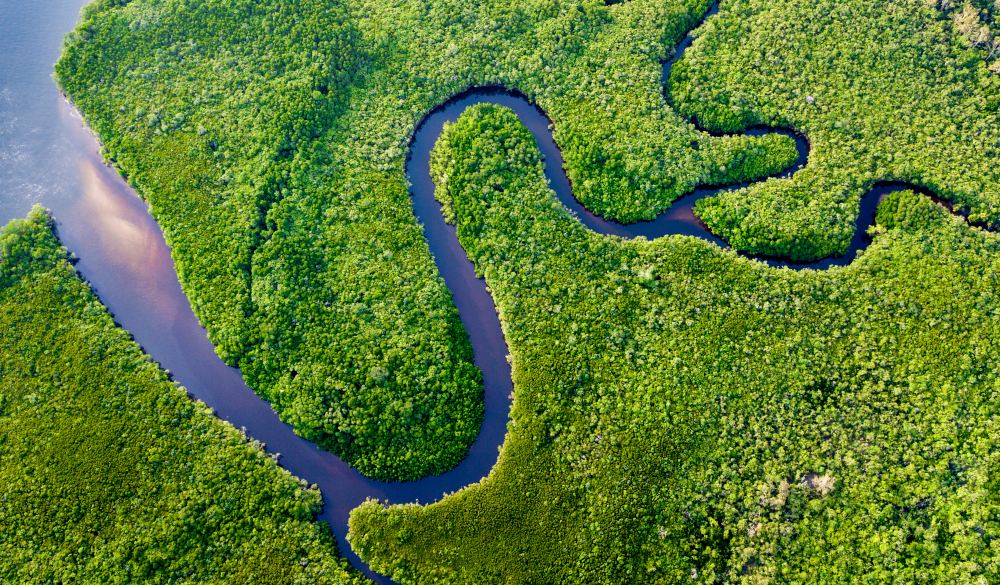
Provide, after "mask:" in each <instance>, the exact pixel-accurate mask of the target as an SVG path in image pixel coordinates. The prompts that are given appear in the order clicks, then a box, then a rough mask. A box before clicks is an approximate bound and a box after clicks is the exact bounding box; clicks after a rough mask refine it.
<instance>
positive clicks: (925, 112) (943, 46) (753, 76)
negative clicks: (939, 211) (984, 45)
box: [670, 0, 1000, 260]
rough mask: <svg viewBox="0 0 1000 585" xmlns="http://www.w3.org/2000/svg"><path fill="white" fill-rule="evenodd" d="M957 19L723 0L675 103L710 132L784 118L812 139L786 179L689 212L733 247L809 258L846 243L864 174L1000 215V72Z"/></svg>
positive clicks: (888, 4)
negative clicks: (799, 166) (803, 160)
mask: <svg viewBox="0 0 1000 585" xmlns="http://www.w3.org/2000/svg"><path fill="white" fill-rule="evenodd" d="M948 4H951V3H950V2H949V3H948ZM956 28H961V27H956V23H955V21H954V20H953V18H952V17H951V16H950V15H949V13H947V12H942V11H940V10H938V9H936V8H934V7H932V6H928V3H927V2H924V1H922V0H891V1H886V0H881V1H877V2H855V1H849V2H844V1H840V0H822V1H818V2H801V1H782V2H771V1H769V0H726V1H725V2H723V3H722V5H721V10H720V11H719V15H718V16H717V17H716V18H712V19H710V20H709V21H708V22H707V23H706V24H705V27H704V28H703V29H701V31H700V33H699V34H700V36H699V38H698V39H697V40H696V41H695V43H694V44H693V45H692V47H691V49H690V50H689V51H687V52H686V53H685V55H684V57H683V59H682V60H681V61H680V62H679V63H677V64H676V65H675V66H674V68H673V75H672V76H671V79H670V95H671V98H672V103H673V104H674V105H675V106H676V107H678V108H679V109H680V111H681V112H683V113H685V114H688V115H690V116H693V117H696V118H697V119H698V121H699V122H701V123H702V124H704V125H706V126H708V127H710V128H713V129H716V130H734V129H738V128H740V127H743V126H745V125H747V124H761V123H762V124H777V125H781V126H788V127H792V128H794V129H796V130H798V131H800V132H802V133H804V134H805V135H806V136H807V137H808V138H809V142H810V144H811V146H812V150H811V153H810V157H809V165H808V166H807V167H806V168H805V169H804V170H802V171H801V172H799V173H796V174H795V176H794V177H792V178H791V179H789V180H782V181H768V182H766V183H762V184H758V185H754V186H753V187H751V188H750V189H747V190H741V191H737V192H733V193H726V194H724V195H721V196H719V197H716V198H713V199H710V200H705V201H702V202H700V205H699V206H698V208H697V213H698V214H699V215H700V217H701V218H702V219H703V220H704V221H705V223H706V224H708V226H709V228H711V229H712V231H713V232H715V233H717V234H718V235H720V236H722V237H723V238H725V239H726V240H727V241H729V243H730V244H732V245H733V246H734V247H736V248H739V249H741V250H747V251H751V252H755V253H764V254H774V255H784V256H790V257H792V258H797V259H806V260H808V259H815V258H820V257H823V256H827V255H830V254H831V253H834V252H838V251H842V250H844V249H846V248H847V245H848V242H849V241H850V238H851V234H852V233H853V231H854V220H855V217H856V216H857V210H858V201H859V199H860V197H861V195H862V193H864V191H865V190H866V189H867V188H868V187H869V186H870V185H871V184H872V183H873V182H875V181H885V180H889V181H893V180H895V181H905V182H908V183H912V184H917V185H921V186H925V187H928V188H930V189H931V190H933V191H934V192H935V193H938V194H939V195H941V196H942V197H944V198H946V199H948V200H950V201H953V202H954V203H956V204H957V205H958V206H959V207H964V208H968V209H969V210H970V211H971V212H972V213H971V216H972V218H974V219H976V220H980V221H985V222H990V223H994V224H995V223H997V222H998V221H1000V164H998V161H1000V76H997V75H994V74H992V73H990V72H989V71H988V68H987V67H988V62H987V61H985V60H984V57H988V56H989V55H988V53H987V52H986V51H984V50H982V49H980V48H977V47H973V46H971V45H970V43H969V42H968V39H967V38H965V36H964V35H963V32H962V31H961V30H956Z"/></svg>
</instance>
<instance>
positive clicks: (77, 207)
mask: <svg viewBox="0 0 1000 585" xmlns="http://www.w3.org/2000/svg"><path fill="white" fill-rule="evenodd" d="M82 5H83V1H82V0H36V1H35V2H15V1H13V0H0V223H6V221H8V220H10V219H13V218H17V217H23V216H24V215H25V214H26V213H27V211H28V210H29V209H30V207H31V205H32V204H34V203H42V204H43V205H45V206H46V207H48V208H49V209H51V210H52V212H53V214H54V216H55V218H56V220H57V224H58V230H59V235H60V237H61V238H62V240H63V243H64V244H65V245H66V246H67V248H69V249H70V251H71V252H73V253H74V254H76V255H77V256H78V257H79V259H80V261H79V263H78V264H77V269H78V270H79V271H80V273H81V274H82V275H83V277H84V278H86V279H87V280H88V281H89V282H90V283H91V284H92V286H94V288H95V290H96V291H97V292H98V294H99V296H100V298H101V300H102V301H103V302H104V304H105V305H107V307H108V308H109V310H110V311H111V312H112V313H113V314H114V316H115V318H116V320H117V321H118V322H119V323H120V324H121V325H122V326H123V327H124V328H125V329H127V330H128V331H129V332H131V333H132V334H133V336H134V337H135V339H136V340H137V341H138V342H139V344H140V345H142V346H143V348H144V349H145V350H146V351H147V352H148V353H149V354H150V355H152V356H153V358H154V359H156V360H157V361H158V362H159V363H160V364H161V365H162V366H163V367H165V368H166V369H168V370H169V371H171V373H172V374H173V376H174V378H175V379H176V380H178V381H179V382H180V383H182V384H183V385H184V386H186V387H187V388H188V390H189V392H190V393H191V394H192V395H193V396H195V397H197V398H198V399H200V400H202V401H204V402H205V403H206V404H208V405H209V406H211V407H212V408H213V409H215V412H216V413H217V414H218V416H220V417H221V418H223V419H225V420H227V421H230V422H231V423H232V424H234V425H235V426H237V427H242V428H244V429H245V430H246V432H247V434H248V435H249V436H251V437H253V438H255V439H257V440H259V441H261V442H263V443H264V444H265V445H266V448H267V450H268V451H270V452H272V453H279V454H280V455H281V457H280V463H281V465H282V466H283V467H285V468H286V469H288V470H290V471H291V472H292V473H294V474H295V475H297V476H299V477H302V478H304V479H306V480H307V481H308V482H310V483H314V484H316V485H318V486H319V488H320V490H321V491H322V493H323V501H324V511H323V513H322V516H321V518H322V519H323V520H325V521H327V522H329V524H330V526H331V527H332V529H333V532H334V533H335V534H336V536H337V539H338V541H339V543H340V546H341V549H342V553H343V554H344V555H345V556H346V557H347V558H348V559H349V560H350V561H351V562H352V563H353V564H354V565H355V566H357V567H359V568H360V569H362V570H364V571H365V572H366V573H367V574H368V575H369V576H370V577H372V578H373V579H374V580H376V581H378V582H383V583H385V582H389V581H388V579H386V578H384V577H381V576H379V575H375V574H373V573H371V572H370V571H368V570H367V568H366V567H365V566H364V564H363V563H361V561H360V559H358V558H357V556H356V555H354V554H353V551H351V549H350V546H349V544H348V543H347V541H346V539H345V535H346V530H347V517H348V514H349V512H350V510H351V509H352V508H354V507H355V506H357V505H358V504H359V503H361V502H362V501H364V500H365V499H366V498H369V497H372V498H378V499H380V500H388V501H392V502H411V501H418V502H422V503H427V502H431V501H434V500H437V499H439V498H440V497H441V496H442V494H444V493H446V492H453V491H457V490H459V489H461V488H462V487H464V486H467V485H469V484H471V483H475V482H477V481H479V480H480V479H481V478H482V477H484V476H485V475H486V474H487V473H489V471H490V469H491V468H492V467H493V465H494V463H495V462H496V459H497V453H498V449H499V448H500V446H501V445H502V442H503V439H504V435H505V432H506V423H507V419H508V416H509V412H510V396H511V392H512V386H511V379H510V367H509V365H508V364H507V361H506V354H507V347H506V344H505V342H504V339H503V336H502V333H501V329H500V323H499V320H498V319H497V315H496V310H495V307H494V305H493V301H492V299H491V298H490V296H489V293H488V292H487V290H486V287H485V285H484V283H483V282H482V281H481V280H479V279H477V278H476V276H475V272H474V270H473V267H472V264H471V263H470V262H469V260H468V258H467V257H466V256H465V252H464V250H463V249H462V247H461V246H460V245H459V243H458V240H457V238H456V237H455V230H454V228H453V227H452V226H448V225H447V224H445V223H444V220H443V218H442V216H441V213H440V208H439V207H438V204H437V202H436V201H435V199H434V195H433V191H434V186H433V184H432V182H431V180H430V176H429V172H428V160H429V153H430V149H431V148H432V147H433V145H434V143H435V141H436V140H437V137H438V135H439V133H440V131H441V128H442V126H443V124H444V123H445V122H446V121H449V120H452V121H453V120H455V119H457V117H458V116H459V115H460V114H461V113H462V112H463V111H464V110H465V109H466V108H467V107H468V106H470V105H472V104H475V103H481V102H491V103H497V104H501V105H504V106H507V107H510V108H512V109H513V110H514V111H515V112H516V113H517V114H518V116H519V117H520V119H521V121H522V122H523V123H524V124H525V125H526V126H527V127H528V128H529V129H530V130H531V132H532V133H533V135H534V136H535V139H536V140H537V142H538V145H539V148H540V149H541V152H542V153H543V155H544V157H545V162H546V165H545V172H546V176H547V177H548V180H549V182H550V184H551V186H552V188H553V190H554V191H555V193H556V195H557V196H558V198H559V199H560V201H562V202H563V204H564V205H565V206H566V207H567V209H568V210H569V211H571V212H572V213H574V214H575V215H576V216H577V217H578V218H579V220H580V221H581V222H582V223H583V224H584V225H585V226H586V227H588V228H589V229H591V230H593V231H595V232H598V233H602V234H607V235H613V236H621V237H635V236H640V235H641V236H646V237H649V238H655V237H661V236H664V235H669V234H684V235H690V236H695V237H700V238H703V239H706V240H708V241H711V242H714V243H716V244H718V245H720V246H725V245H726V244H725V242H723V241H722V240H720V239H719V238H717V237H715V236H714V235H712V234H711V233H709V232H708V231H707V230H706V229H705V227H704V226H703V225H702V224H701V223H700V222H699V221H698V220H697V219H696V218H695V217H694V215H693V214H692V213H691V209H692V206H693V204H694V202H695V201H696V200H697V199H700V198H702V197H707V196H710V195H712V194H714V193H716V192H718V191H719V189H702V190H698V191H696V192H694V193H692V194H690V195H688V196H687V197H685V198H683V199H681V200H680V201H678V202H677V203H675V205H674V206H673V207H671V209H670V210H668V211H667V212H666V213H664V214H663V215H662V216H660V217H659V218H657V219H656V220H654V221H651V222H643V223H638V224H632V225H622V224H618V223H615V222H609V221H607V220H604V219H602V218H600V217H597V216H594V215H593V214H591V213H589V212H588V211H587V210H586V209H584V208H583V207H582V206H581V205H580V204H579V203H578V202H577V201H576V200H575V199H574V198H573V196H572V192H571V188H570V184H569V181H568V179H567V178H566V175H565V173H564V172H563V170H562V157H561V156H560V153H559V151H558V149H557V147H556V145H555V143H554V142H553V140H552V135H551V133H550V132H549V129H548V126H549V124H550V122H549V120H548V119H547V118H546V117H545V115H544V113H542V112H541V111H540V110H538V109H537V108H536V107H534V106H533V105H532V104H530V103H529V102H528V101H527V100H526V99H524V98H523V97H520V96H515V95H512V94H509V93H506V92H503V91H498V90H497V89H496V88H492V89H491V88H482V89H475V90H471V91H469V92H466V93H465V94H463V95H461V96H457V97H456V98H455V99H453V100H450V101H449V102H447V103H446V104H444V105H442V106H441V107H439V108H437V109H436V110H434V111H433V112H431V113H430V114H429V115H428V116H427V117H426V118H425V119H424V120H423V121H422V122H421V123H420V124H419V126H418V128H417V130H416V132H415V134H414V137H413V141H412V143H411V149H410V158H409V159H408V161H407V167H406V168H407V174H408V177H409V179H410V181H411V183H412V189H411V193H412V195H413V210H414V213H415V216H416V218H417V220H418V221H419V222H420V223H421V224H422V225H423V226H424V233H425V235H426V237H427V241H428V244H429V246H430V250H431V252H432V254H433V255H434V259H435V263H436V264H437V266H438V269H439V270H440V272H441V274H442V276H443V277H444V280H445V282H446V284H447V285H448V288H449V289H450V290H451V292H452V295H453V298H454V301H455V304H456V306H457V307H458V310H459V314H460V316H461V319H462V323H463V324H464V325H465V328H466V331H467V332H468V334H469V337H470V341H471V343H472V347H473V350H474V352H475V360H476V364H477V365H478V366H479V367H480V369H481V370H482V371H483V377H484V383H485V384H484V388H485V389H484V397H485V401H486V416H485V421H484V423H483V427H482V430H481V432H480V434H479V436H478V438H477V440H476V441H475V443H474V445H473V446H472V448H471V450H470V452H469V455H468V457H467V458H466V459H465V460H464V461H463V462H462V463H461V464H460V465H459V466H457V467H456V468H455V469H453V470H452V471H450V472H448V473H445V474H443V475H440V476H435V477H431V478H427V479H424V480H421V481H418V482H411V483H387V482H379V481H374V480H371V479H368V478H365V477H363V476H361V475H360V474H359V473H357V472H356V471H355V470H353V469H352V468H351V467H350V466H348V465H347V464H345V463H344V462H343V461H341V460H340V459H339V458H337V457H335V456H334V455H332V454H330V453H327V452H324V451H322V450H320V449H318V448H317V447H316V446H315V445H313V444H311V443H309V442H308V441H305V440H303V439H301V438H300V437H298V436H297V435H295V434H294V433H293V432H292V430H291V428H290V427H289V426H288V425H285V424H284V423H282V422H281V421H280V420H278V417H277V415H276V414H275V413H274V411H273V410H272V409H271V408H270V406H269V405H268V404H267V403H266V402H264V401H263V400H261V399H260V398H259V397H258V396H257V395H256V394H255V393H254V392H253V391H252V390H250V388H248V387H247V386H246V384H245V383H244V382H243V379H242V377H241V376H240V373H239V371H238V370H236V369H234V368H230V367H228V366H226V365H225V364H224V363H222V362H221V361H220V360H219V359H218V357H217V356H216V355H215V352H214V349H213V347H212V345H211V344H210V343H209V341H208V339H207V337H206V335H205V331H204V329H202V327H201V325H200V324H199V323H198V321H197V320H196V319H195V317H194V315H193V313H192V312H191V307H190V304H189V302H188V300H187V297H186V296H185V295H184V293H183V291H182V290H181V288H180V285H179V284H178V281H177V276H176V273H175V270H174V266H173V263H172V261H171V258H170V250H169V248H168V247H167V246H166V244H165V243H164V240H163V237H162V234H161V232H160V230H159V227H158V226H157V224H156V222H155V221H154V220H153V219H152V218H151V217H150V216H149V214H148V212H147V209H146V206H145V204H144V203H143V202H142V201H141V200H140V199H139V198H138V197H137V196H136V194H135V193H134V192H133V191H131V189H130V188H129V187H128V186H127V185H126V184H125V183H124V181H122V180H121V178H120V177H119V176H118V175H117V174H116V173H115V172H114V171H113V170H111V169H110V168H108V167H107V166H105V165H104V164H103V162H102V160H101V158H100V156H99V153H98V145H97V142H96V141H95V140H94V138H93V136H91V135H90V134H89V132H88V131H87V130H86V129H85V128H84V126H83V125H82V123H81V121H80V119H79V116H78V115H76V113H75V112H74V111H73V109H72V108H71V107H70V106H69V105H68V104H67V103H66V102H65V100H63V99H62V97H61V96H60V95H59V93H58V91H57V90H56V87H55V85H54V83H53V82H52V73H51V72H52V68H53V64H54V63H55V61H56V59H57V58H58V55H59V50H60V45H61V42H62V37H63V35H64V34H65V33H66V32H68V31H69V30H71V29H72V27H73V25H74V23H75V21H76V18H77V15H78V12H79V9H80V8H81V7H82ZM686 42H687V41H686ZM683 46H686V44H685V45H683ZM667 67H669V66H667ZM764 131H765V130H762V129H755V130H754V131H753V132H754V133H761V132H764ZM793 136H794V134H793ZM795 138H796V140H797V144H798V145H799V151H800V152H799V154H800V156H799V161H798V165H797V166H796V167H795V168H793V169H790V170H789V171H788V172H787V173H786V174H788V173H791V172H794V170H796V169H797V168H798V167H799V166H801V165H803V164H805V163H806V157H807V154H808V146H807V144H806V142H805V140H804V139H803V138H802V137H800V136H795ZM902 187H903V186H901V185H891V184H886V185H878V186H876V188H874V189H872V190H871V191H870V192H869V193H868V194H867V195H866V196H865V197H864V199H863V201H862V205H861V213H860V215H859V218H858V226H857V227H858V229H857V231H856V233H855V237H854V240H853V241H852V243H851V248H850V250H849V251H848V253H847V254H846V255H845V256H843V257H841V258H831V259H825V260H822V261H820V262H814V263H811V264H798V265H790V266H791V267H792V268H810V269H817V268H826V267H828V266H830V265H834V264H846V263H849V262H850V261H851V259H852V258H853V257H854V254H855V252H856V251H857V250H859V249H861V248H863V247H864V246H865V245H867V243H868V242H867V238H866V236H865V228H866V227H867V226H868V225H870V223H871V221H872V219H873V217H874V209H875V206H876V205H877V203H878V201H879V200H880V198H881V197H882V196H883V195H884V194H885V193H886V192H889V191H891V190H897V189H899V188H902ZM729 188H733V187H729ZM771 263H772V264H778V265H787V263H782V262H780V261H771Z"/></svg>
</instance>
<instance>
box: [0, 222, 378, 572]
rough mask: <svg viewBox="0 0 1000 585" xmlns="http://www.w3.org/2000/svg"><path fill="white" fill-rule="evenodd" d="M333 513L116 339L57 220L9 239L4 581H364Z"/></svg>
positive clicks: (1, 539)
mask: <svg viewBox="0 0 1000 585" xmlns="http://www.w3.org/2000/svg"><path fill="white" fill-rule="evenodd" d="M320 505H321V503H320V496H319V493H318V492H317V491H316V490H314V489H307V488H306V487H305V486H304V485H303V484H302V483H301V480H297V479H296V478H294V477H292V476H291V474H289V473H288V472H287V471H284V470H282V469H280V468H278V466H277V465H276V464H275V463H274V461H272V460H271V458H270V457H269V456H268V455H267V454H266V453H264V452H263V451H262V450H261V449H260V448H259V446H257V445H254V444H251V443H248V442H247V439H246V438H245V437H244V436H243V435H241V434H240V433H239V432H238V431H237V430H236V429H234V428H233V427H231V426H229V425H228V424H226V423H223V422H221V421H219V420H218V419H216V418H215V417H214V416H212V414H211V412H209V410H208V408H207V407H206V406H205V405H203V404H201V403H196V402H194V401H192V400H191V399H189V398H188V396H187V395H186V393H185V392H184V391H183V389H181V388H179V387H177V386H176V385H175V384H174V383H173V382H171V381H170V380H169V379H168V377H167V374H166V373H165V372H164V371H163V370H161V369H160V368H158V367H157V366H156V364H154V363H153V362H152V361H151V360H150V359H149V358H148V357H147V356H145V355H144V354H143V353H142V351H141V350H140V349H139V347H138V346H137V345H136V344H135V343H134V342H133V341H132V340H131V339H130V338H129V336H128V334H127V333H125V332H124V331H122V330H121V329H119V328H117V327H116V326H115V324H114V322H113V321H112V319H111V316H110V315H109V314H108V313H107V312H106V311H105V309H104V307H103V306H102V305H101V304H100V303H99V302H98V300H97V298H96V297H95V296H94V294H93V293H92V292H91V290H90V289H89V288H88V287H87V286H86V285H85V284H84V283H83V282H82V281H80V280H79V279H78V278H77V275H76V273H75V272H74V270H73V268H72V266H71V265H70V263H69V261H68V258H67V255H66V251H65V250H64V249H63V248H62V247H61V246H60V245H59V242H58V241H57V240H56V237H55V235H54V234H53V233H52V230H51V226H50V222H49V219H48V216H47V215H46V214H45V212H44V211H42V210H41V209H37V208H36V209H35V210H34V211H32V213H31V215H30V216H29V217H28V219H27V220H24V221H15V222H13V223H11V224H10V225H8V226H7V227H6V228H5V229H4V230H3V231H2V232H0V582H4V583H181V582H183V583H193V582H211V583H293V582H294V583H354V582H359V581H360V579H359V578H358V576H357V575H356V574H355V573H353V572H352V571H351V570H350V569H349V568H347V565H346V563H345V562H344V561H343V560H341V559H339V558H338V556H337V551H336V543H335V542H334V539H333V536H332V535H331V534H330V531H329V528H328V527H327V526H326V525H324V524H322V523H318V522H316V521H315V519H314V517H315V514H316V513H317V512H318V510H319V508H320Z"/></svg>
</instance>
